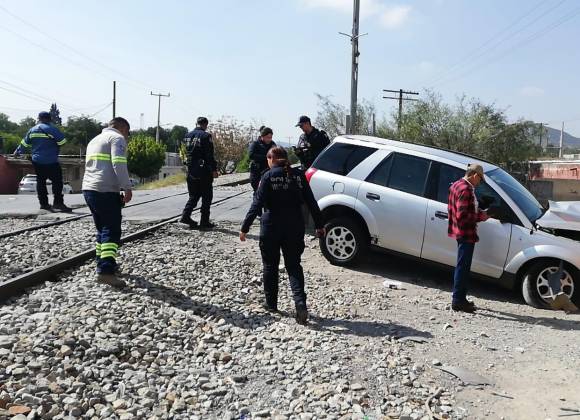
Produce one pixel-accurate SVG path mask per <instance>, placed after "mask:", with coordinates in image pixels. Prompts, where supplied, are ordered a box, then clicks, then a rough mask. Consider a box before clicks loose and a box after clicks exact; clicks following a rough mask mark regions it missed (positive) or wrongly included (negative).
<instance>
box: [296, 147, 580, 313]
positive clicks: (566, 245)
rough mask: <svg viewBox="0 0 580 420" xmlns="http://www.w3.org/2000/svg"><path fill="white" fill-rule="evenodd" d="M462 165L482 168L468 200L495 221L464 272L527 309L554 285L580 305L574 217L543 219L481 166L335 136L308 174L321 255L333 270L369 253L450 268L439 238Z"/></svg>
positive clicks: (496, 172) (530, 202)
mask: <svg viewBox="0 0 580 420" xmlns="http://www.w3.org/2000/svg"><path fill="white" fill-rule="evenodd" d="M468 163H479V164H480V165H482V166H483V169H484V171H485V175H486V177H485V178H486V182H485V183H483V184H481V185H480V186H478V187H477V189H476V195H477V197H478V200H479V201H480V203H481V207H482V208H486V207H487V208H488V213H489V214H490V215H492V216H494V217H496V219H489V220H488V221H485V222H481V223H479V224H478V235H479V238H480V242H479V243H478V244H477V246H476V247H475V254H474V256H473V264H472V268H471V270H472V273H474V274H477V275H480V276H482V277H484V278H485V279H493V280H495V281H496V282H497V283H499V284H501V285H503V286H505V287H510V288H516V287H521V290H522V294H523V296H524V299H525V301H526V302H527V303H528V304H530V305H532V306H535V307H547V302H548V301H549V300H550V298H551V297H552V290H554V289H556V291H557V288H559V286H560V285H561V291H563V292H564V293H566V294H567V295H568V296H569V297H570V298H571V300H572V301H573V302H575V303H576V304H578V303H580V272H579V270H578V269H579V268H580V243H579V242H577V241H575V240H573V239H571V238H575V239H578V232H576V231H574V227H573V226H572V225H574V224H573V223H566V222H564V221H565V220H571V218H573V217H576V218H577V216H578V215H574V214H572V215H570V214H569V212H568V213H566V211H567V210H566V207H565V206H564V207H563V206H562V205H559V206H558V207H557V208H558V209H559V210H562V209H564V210H562V211H561V212H555V211H547V210H546V209H544V208H543V207H542V206H541V204H540V203H539V202H538V201H537V200H536V199H535V198H534V197H533V196H532V194H530V192H529V191H528V190H526V189H525V188H524V187H523V186H522V185H521V184H520V183H519V182H518V181H517V180H515V179H514V178H513V177H512V176H511V175H509V174H508V173H507V172H505V171H504V170H503V169H501V168H499V167H497V166H495V165H493V164H491V163H489V162H485V161H481V160H479V159H476V158H473V157H470V156H467V155H463V154H460V153H454V152H450V151H447V150H441V149H437V148H432V147H426V146H420V145H416V144H411V143H404V142H399V141H392V140H384V139H379V138H375V137H368V136H340V137H337V138H336V139H335V140H334V142H333V143H331V145H329V146H328V147H327V148H326V149H325V150H324V151H323V152H322V153H321V154H320V156H319V157H318V158H317V159H316V161H315V162H314V164H313V166H312V167H311V168H310V169H308V171H307V172H306V177H307V179H308V180H309V182H310V186H311V187H312V190H313V192H314V195H315V197H316V199H317V200H318V205H319V206H320V209H321V210H322V212H323V214H324V216H325V221H326V223H327V225H326V226H327V235H326V237H325V238H324V239H321V241H320V246H321V249H322V252H323V254H324V256H325V257H326V258H327V259H328V260H329V261H330V262H331V263H332V264H336V265H349V264H354V263H355V262H356V261H357V260H358V259H359V258H360V256H361V255H362V254H363V253H364V252H365V251H366V250H367V248H368V247H369V246H375V247H379V248H383V249H387V250H390V251H394V252H396V253H401V254H406V255H409V256H411V257H416V258H419V259H422V260H427V261H431V262H435V263H438V264H443V265H445V266H451V267H453V266H454V265H455V262H456V256H457V244H456V242H455V240H453V239H451V238H449V237H448V236H447V223H448V221H447V197H448V191H449V186H450V185H451V184H452V183H453V182H454V181H456V180H458V179H459V178H461V177H463V176H464V175H465V169H466V166H467V164H468ZM551 204H552V203H551ZM556 204H558V203H554V206H553V207H556ZM568 210H569V209H568ZM563 222H564V224H562V223H563ZM563 228H564V229H563ZM561 262H563V263H562V269H561V270H560V263H561ZM559 270H560V273H559V274H560V283H558V277H557V276H558V274H556V273H557V272H558V271H559ZM550 281H552V283H550ZM550 284H551V285H552V287H550Z"/></svg>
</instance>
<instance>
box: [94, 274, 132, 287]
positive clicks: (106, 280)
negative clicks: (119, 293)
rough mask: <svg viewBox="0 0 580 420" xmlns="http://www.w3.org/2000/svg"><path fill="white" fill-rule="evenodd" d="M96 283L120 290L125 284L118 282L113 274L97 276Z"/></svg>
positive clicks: (121, 281)
mask: <svg viewBox="0 0 580 420" xmlns="http://www.w3.org/2000/svg"><path fill="white" fill-rule="evenodd" d="M97 283H101V284H108V285H109V286H112V287H117V288H119V289H122V288H123V287H125V286H126V285H127V284H126V283H125V282H124V281H123V280H119V279H118V278H117V276H116V275H114V274H97Z"/></svg>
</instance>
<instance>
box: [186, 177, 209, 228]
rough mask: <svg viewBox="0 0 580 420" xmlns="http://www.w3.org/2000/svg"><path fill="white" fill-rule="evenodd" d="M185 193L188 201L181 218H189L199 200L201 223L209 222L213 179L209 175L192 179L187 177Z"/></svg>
mask: <svg viewBox="0 0 580 420" xmlns="http://www.w3.org/2000/svg"><path fill="white" fill-rule="evenodd" d="M187 191H188V192H189V200H187V203H186V204H185V207H184V209H183V214H182V215H183V217H191V213H193V210H194V209H195V208H196V207H197V203H198V201H199V199H200V198H201V223H208V222H209V209H210V207H211V201H212V200H213V177H212V176H211V174H210V175H209V176H208V175H204V176H202V177H200V178H194V177H193V176H191V174H188V175H187Z"/></svg>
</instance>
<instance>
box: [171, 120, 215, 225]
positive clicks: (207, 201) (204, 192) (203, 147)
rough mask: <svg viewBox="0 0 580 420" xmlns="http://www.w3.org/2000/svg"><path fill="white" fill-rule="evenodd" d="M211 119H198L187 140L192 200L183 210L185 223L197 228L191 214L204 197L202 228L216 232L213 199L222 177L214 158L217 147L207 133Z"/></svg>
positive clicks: (188, 171)
mask: <svg viewBox="0 0 580 420" xmlns="http://www.w3.org/2000/svg"><path fill="white" fill-rule="evenodd" d="M207 126H208V120H207V118H205V117H199V118H198V119H197V127H195V130H193V131H191V132H189V133H188V134H187V136H185V139H184V140H183V141H184V143H185V150H186V154H187V190H188V192H189V200H188V201H187V204H186V205H185V208H184V209H183V213H182V215H181V220H180V222H181V223H185V224H187V225H189V227H191V228H194V227H197V222H195V221H194V220H192V219H191V213H192V212H193V209H194V208H195V207H196V206H197V202H198V201H199V199H200V198H201V219H200V222H199V227H200V228H202V229H212V228H214V227H215V225H214V224H213V223H211V222H210V221H209V211H210V206H211V200H212V199H213V185H212V184H213V179H214V178H217V177H218V172H217V162H216V160H215V158H214V148H213V141H212V137H211V134H210V133H208V132H207V131H206V130H207Z"/></svg>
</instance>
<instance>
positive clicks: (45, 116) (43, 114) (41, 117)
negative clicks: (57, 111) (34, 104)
mask: <svg viewBox="0 0 580 420" xmlns="http://www.w3.org/2000/svg"><path fill="white" fill-rule="evenodd" d="M38 119H39V120H50V112H46V111H42V112H40V113H39V114H38Z"/></svg>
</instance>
